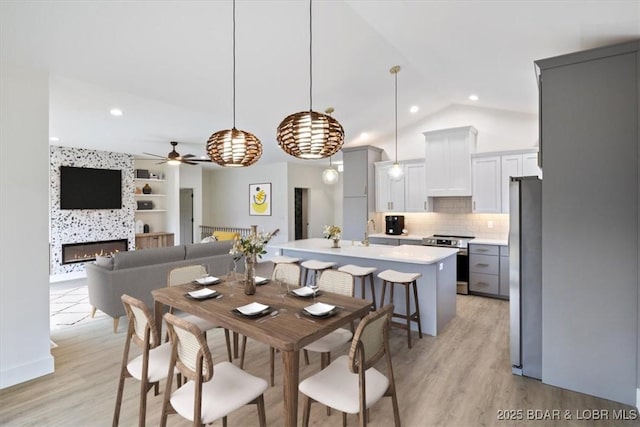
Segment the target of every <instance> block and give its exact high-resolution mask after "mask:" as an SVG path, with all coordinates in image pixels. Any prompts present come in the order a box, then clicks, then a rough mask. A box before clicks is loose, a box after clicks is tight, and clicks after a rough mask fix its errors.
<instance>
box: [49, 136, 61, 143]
mask: <svg viewBox="0 0 640 427" xmlns="http://www.w3.org/2000/svg"><path fill="white" fill-rule="evenodd" d="M49 141H51V142H58V141H60V138H58V137H57V136H50V137H49Z"/></svg>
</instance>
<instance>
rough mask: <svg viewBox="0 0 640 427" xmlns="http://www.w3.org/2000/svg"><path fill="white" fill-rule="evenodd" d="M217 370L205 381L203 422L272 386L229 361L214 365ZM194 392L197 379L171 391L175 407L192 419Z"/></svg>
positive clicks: (213, 418)
mask: <svg viewBox="0 0 640 427" xmlns="http://www.w3.org/2000/svg"><path fill="white" fill-rule="evenodd" d="M213 371H214V375H213V378H212V379H211V380H210V381H207V382H206V383H203V384H202V417H201V418H202V419H201V421H202V423H203V424H209V423H212V422H213V421H215V420H217V419H219V418H222V417H224V416H225V415H227V414H229V413H231V412H233V411H235V410H237V409H239V408H241V407H243V406H244V405H246V404H247V402H250V401H252V400H254V399H256V398H257V397H259V396H260V395H261V394H262V393H264V392H265V390H267V388H269V385H268V384H267V382H266V381H265V380H263V379H262V378H258V377H254V376H253V375H251V374H248V373H246V372H245V371H243V370H242V369H240V368H238V367H237V366H235V365H233V364H232V363H229V362H220V363H218V364H216V365H214V367H213ZM165 375H166V372H165ZM194 393H195V383H194V382H193V381H189V382H188V383H186V384H185V385H183V386H182V387H180V388H178V389H176V390H175V391H174V392H173V393H172V394H171V405H172V406H173V408H174V409H175V410H176V412H177V413H178V414H180V415H181V416H182V417H184V418H186V419H188V420H189V421H192V422H193V405H194V398H193V397H194Z"/></svg>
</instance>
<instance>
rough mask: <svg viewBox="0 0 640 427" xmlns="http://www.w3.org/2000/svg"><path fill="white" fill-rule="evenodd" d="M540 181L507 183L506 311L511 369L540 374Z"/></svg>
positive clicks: (523, 179)
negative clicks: (507, 265) (507, 315)
mask: <svg viewBox="0 0 640 427" xmlns="http://www.w3.org/2000/svg"><path fill="white" fill-rule="evenodd" d="M541 200H542V181H541V180H540V179H539V178H538V177H537V176H527V177H519V178H511V182H510V183H509V312H510V313H509V314H510V320H511V325H510V333H509V338H510V346H511V366H512V372H513V373H514V374H517V375H524V376H527V377H532V378H537V379H541V378H542V207H541Z"/></svg>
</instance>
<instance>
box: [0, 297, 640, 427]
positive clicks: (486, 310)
mask: <svg viewBox="0 0 640 427" xmlns="http://www.w3.org/2000/svg"><path fill="white" fill-rule="evenodd" d="M122 322H124V323H122ZM122 322H121V327H120V330H121V331H122V330H124V327H125V325H126V320H125V319H124V318H123V320H122ZM508 323H509V313H508V303H507V302H505V301H499V300H494V299H488V298H482V297H474V296H458V315H457V317H456V318H455V319H454V320H453V321H452V322H451V323H450V325H449V326H448V327H447V328H446V330H445V331H444V333H442V334H441V335H440V336H438V337H429V336H425V337H424V338H423V339H422V340H418V339H417V333H416V334H415V342H416V344H415V345H414V348H413V349H412V350H408V349H407V346H406V336H405V335H404V332H403V331H400V330H393V331H392V342H391V346H392V351H393V363H394V368H395V375H396V380H397V387H398V392H399V404H400V412H401V419H402V423H403V425H404V426H406V427H413V426H456V427H458V426H509V425H522V426H529V425H558V426H574V425H575V426H580V427H586V426H596V425H597V426H601V425H612V426H613V425H616V426H620V425H623V426H635V425H640V423H639V422H638V421H625V422H622V421H608V422H603V421H587V420H575V419H574V420H572V421H566V420H560V421H549V422H535V421H531V420H526V412H525V415H524V416H525V420H524V421H521V422H518V423H516V422H507V421H499V420H498V419H497V415H498V411H499V410H524V411H526V410H528V409H533V410H554V409H560V410H562V414H564V413H565V411H571V413H572V415H573V417H574V418H575V416H576V411H580V413H582V411H584V410H587V411H589V410H595V409H608V410H609V411H612V410H620V409H624V410H627V411H630V410H632V409H633V408H631V407H628V406H624V405H620V404H617V403H614V402H610V401H607V400H602V399H598V398H595V397H591V396H587V395H584V394H580V393H575V392H570V391H567V390H562V389H559V388H555V387H550V386H546V385H544V384H542V383H541V382H539V381H535V380H531V379H528V378H522V377H517V376H514V375H512V374H511V368H510V365H509V347H508V330H509V324H508ZM52 334H53V335H52V339H53V340H54V341H55V342H56V344H58V347H57V348H54V349H53V350H52V353H53V356H54V357H55V364H56V369H55V373H54V374H51V375H48V376H46V377H42V378H39V379H36V380H33V381H30V382H28V383H24V384H19V385H16V386H14V387H10V388H8V389H4V390H0V425H3V426H38V427H42V426H82V427H84V426H108V425H110V424H111V419H112V412H113V407H114V401H115V392H116V388H117V378H118V369H119V364H120V360H121V357H122V349H123V344H124V334H123V333H122V332H120V333H118V334H114V333H113V332H112V323H111V320H110V319H100V320H96V321H94V322H92V323H89V324H84V325H79V326H74V327H70V328H66V329H62V330H59V331H56V332H54V333H52ZM209 342H210V344H211V345H212V346H213V347H214V348H216V350H215V351H214V357H217V358H218V359H219V360H220V359H221V358H222V357H224V356H223V354H224V351H223V350H224V347H223V346H224V340H223V335H222V333H220V332H218V331H214V333H211V334H210V335H209ZM248 347H249V348H248V352H247V361H246V364H245V367H246V369H247V370H248V371H249V372H251V373H252V374H254V375H258V376H262V377H263V378H265V379H268V372H269V370H268V351H267V347H266V346H265V345H263V344H260V343H257V342H253V341H251V340H250V341H249V345H248ZM318 366H319V358H318V357H317V356H314V355H312V359H311V365H310V366H308V367H304V366H303V367H302V370H301V377H302V378H304V377H306V376H308V375H310V374H312V373H313V372H315V371H316V370H317V369H318ZM280 367H281V364H280V363H279V361H278V362H277V363H276V386H275V387H272V388H270V389H269V390H268V391H267V392H266V394H265V400H266V407H267V424H268V425H269V426H280V425H282V418H281V412H282V391H281V388H280V386H281V384H282V383H281V380H280V378H279V376H280V375H281V370H280ZM138 390H139V389H138V383H137V382H135V381H133V380H129V381H128V382H127V383H126V384H125V395H124V403H123V408H122V414H121V417H120V419H121V424H120V425H122V426H135V425H137V408H138ZM160 406H161V396H155V397H154V396H153V393H150V394H149V400H148V415H147V425H158V424H159V415H158V413H159V410H160ZM392 421H393V418H392V409H391V403H390V401H389V399H386V398H385V399H383V400H382V401H381V402H379V403H378V404H377V405H376V406H375V407H374V408H373V409H372V411H371V423H370V425H371V426H385V427H386V426H391V425H393V422H392ZM356 424H357V419H356V418H355V416H351V417H350V418H349V425H356ZM169 425H170V426H188V425H189V423H188V422H186V421H185V420H183V419H181V418H180V417H179V416H177V415H172V416H170V418H169ZM214 425H215V426H219V425H221V422H220V421H218V422H217V423H215V424H214ZM229 425H230V426H257V425H258V423H257V415H256V409H255V406H254V405H252V406H247V407H245V408H242V409H241V410H239V411H237V412H235V413H233V414H231V415H230V416H229ZM311 425H314V426H340V425H342V424H341V417H340V415H339V414H336V413H335V412H334V413H333V415H331V416H327V415H326V412H325V411H324V408H322V407H321V406H320V405H314V406H313V410H312V414H311Z"/></svg>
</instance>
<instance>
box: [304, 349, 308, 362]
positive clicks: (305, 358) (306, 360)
mask: <svg viewBox="0 0 640 427" xmlns="http://www.w3.org/2000/svg"><path fill="white" fill-rule="evenodd" d="M304 364H305V365H308V364H309V352H308V351H307V350H305V351H304Z"/></svg>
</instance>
